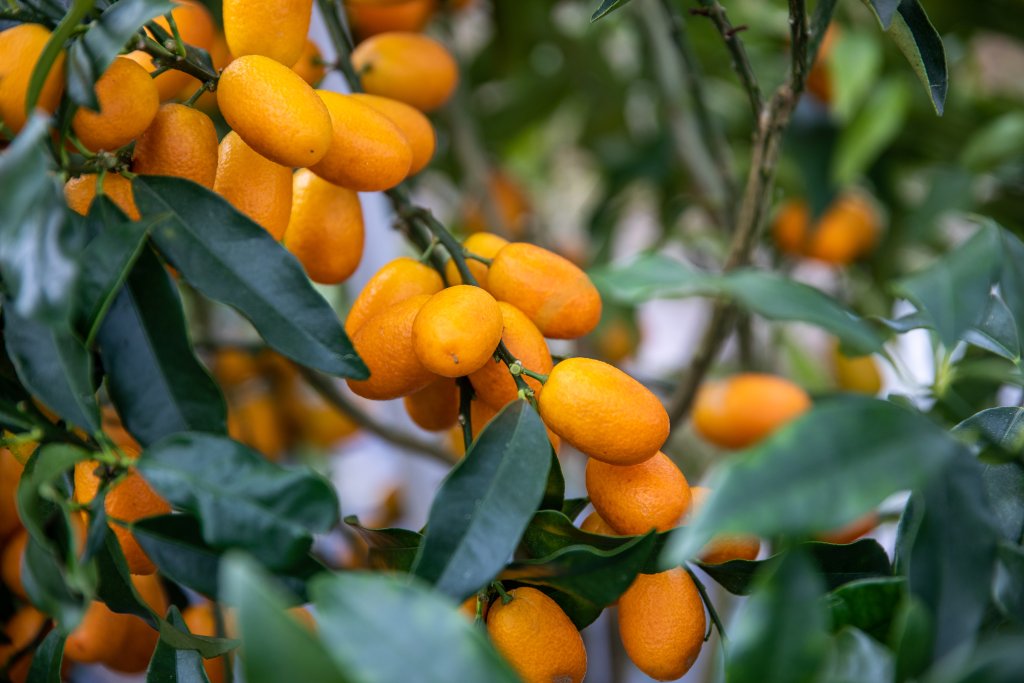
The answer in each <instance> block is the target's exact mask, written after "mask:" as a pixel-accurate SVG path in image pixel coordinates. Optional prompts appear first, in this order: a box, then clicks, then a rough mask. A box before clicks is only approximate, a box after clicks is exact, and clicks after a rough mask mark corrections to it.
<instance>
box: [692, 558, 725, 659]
mask: <svg viewBox="0 0 1024 683" xmlns="http://www.w3.org/2000/svg"><path fill="white" fill-rule="evenodd" d="M686 573H687V574H689V575H690V578H691V579H693V583H694V585H695V586H697V592H698V593H700V598H701V600H703V601H704V606H705V607H707V608H708V614H709V615H711V623H712V624H714V626H715V628H716V629H718V635H719V636H721V638H722V649H723V650H724V649H725V643H726V642H727V641H728V637H727V636H726V635H725V627H724V626H722V620H721V619H720V618H719V616H718V611H717V610H716V609H715V605H714V603H712V602H711V597H710V596H709V595H708V589H707V588H706V587H705V586H704V583H703V582H702V581H701V580H700V579H698V578H697V575H696V574H694V573H693V570H692V569H690V568H689V567H686ZM710 637H711V629H710V628H709V629H708V632H707V633H706V634H705V636H704V641H705V642H707V640H708V639H709V638H710Z"/></svg>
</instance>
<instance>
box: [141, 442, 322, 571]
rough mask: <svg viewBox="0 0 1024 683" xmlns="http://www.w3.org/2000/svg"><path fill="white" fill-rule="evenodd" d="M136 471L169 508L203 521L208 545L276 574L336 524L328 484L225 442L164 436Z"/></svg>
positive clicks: (144, 457) (299, 557) (305, 470)
mask: <svg viewBox="0 0 1024 683" xmlns="http://www.w3.org/2000/svg"><path fill="white" fill-rule="evenodd" d="M138 468H139V471H140V472H141V473H142V476H143V477H145V478H146V481H148V482H149V484H150V485H151V486H152V487H153V488H154V489H156V491H157V492H158V493H159V494H160V495H162V496H163V497H164V498H166V499H167V500H168V501H170V502H171V504H172V505H174V506H175V507H176V508H179V509H182V510H185V511H186V512H191V513H193V514H195V515H196V516H198V517H199V519H200V520H201V523H202V527H203V539H204V540H205V541H206V542H207V543H209V544H210V545H211V546H213V547H215V548H229V547H237V548H245V549H246V550H249V551H250V552H252V553H253V554H254V555H256V556H257V557H258V558H259V559H260V560H261V561H262V562H264V563H265V564H266V565H267V566H268V567H269V568H271V569H285V568H287V567H289V566H292V565H294V564H295V563H297V562H299V561H300V560H302V558H304V557H305V555H306V552H307V551H308V550H309V547H310V545H311V543H312V534H314V533H323V532H326V531H328V530H329V529H331V528H332V527H333V526H334V525H335V524H336V523H337V521H338V499H337V496H336V494H335V492H334V489H333V487H331V485H330V483H329V482H327V481H326V480H325V479H324V478H323V477H321V476H320V475H318V474H316V473H315V472H313V471H312V470H309V469H286V468H284V467H281V466H280V465H276V464H274V463H272V462H269V461H268V460H267V459H266V458H264V457H263V456H262V455H260V454H259V453H257V452H255V451H253V450H252V449H250V448H248V447H246V446H244V445H242V444H240V443H238V442H236V441H232V440H231V439H228V438H225V437H218V436H214V435H210V434H200V433H181V434H176V435H173V436H170V437H167V438H166V439H163V440H162V441H160V442H158V443H157V444H155V445H153V446H152V447H150V448H148V449H146V450H145V451H143V453H142V455H141V457H140V458H139V460H138Z"/></svg>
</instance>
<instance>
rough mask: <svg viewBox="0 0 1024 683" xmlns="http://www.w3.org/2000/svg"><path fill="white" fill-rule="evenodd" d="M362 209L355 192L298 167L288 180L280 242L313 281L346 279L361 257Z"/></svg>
mask: <svg viewBox="0 0 1024 683" xmlns="http://www.w3.org/2000/svg"><path fill="white" fill-rule="evenodd" d="M363 232H364V231H363V209H362V207H361V205H360V204H359V195H358V194H356V193H355V192H353V191H352V190H349V189H346V188H344V187H339V186H337V185H335V184H333V183H330V182H328V181H326V180H324V179H323V178H320V177H318V176H317V175H316V174H314V173H313V172H312V171H311V170H310V169H308V168H304V169H300V170H299V172H298V173H296V174H295V176H294V179H293V183H292V210H291V216H290V217H289V219H288V228H287V230H286V231H285V233H284V246H285V248H287V249H288V251H290V252H291V253H293V254H295V257H296V258H297V259H299V262H300V263H302V267H303V268H305V269H306V274H307V275H308V276H309V279H311V280H312V281H313V282H319V283H320V284H325V285H336V284H338V283H340V282H344V281H345V280H347V279H348V278H349V277H350V276H351V275H352V273H354V272H355V271H356V268H358V267H359V262H360V261H361V260H362V258H363Z"/></svg>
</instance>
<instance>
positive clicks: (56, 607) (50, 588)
mask: <svg viewBox="0 0 1024 683" xmlns="http://www.w3.org/2000/svg"><path fill="white" fill-rule="evenodd" d="M21 583H22V586H23V587H24V588H25V593H26V594H27V595H28V599H29V602H31V603H32V604H33V605H34V606H36V607H37V608H39V609H40V610H41V611H42V612H44V613H45V614H49V615H51V616H52V617H53V618H54V619H56V620H57V630H58V631H60V632H61V633H62V634H65V635H67V634H69V633H71V632H72V631H73V630H74V629H75V628H76V627H77V626H78V624H79V623H81V621H82V618H83V617H84V616H85V611H86V609H87V608H88V600H87V599H86V597H85V596H84V595H82V594H81V593H78V592H76V591H73V590H71V588H69V586H68V584H69V577H68V574H67V572H66V571H65V568H64V565H63V562H62V561H61V560H60V559H58V558H57V557H56V555H55V554H54V552H53V550H52V549H51V548H50V547H48V546H44V545H43V544H42V543H41V542H40V541H39V540H38V539H36V538H35V537H34V536H30V537H29V539H28V544H27V545H26V546H25V555H24V557H23V558H22V564H21Z"/></svg>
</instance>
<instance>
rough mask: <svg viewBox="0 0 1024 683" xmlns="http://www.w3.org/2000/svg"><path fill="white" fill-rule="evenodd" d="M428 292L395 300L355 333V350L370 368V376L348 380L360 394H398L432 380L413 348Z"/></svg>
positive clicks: (382, 397) (378, 397) (373, 396)
mask: <svg viewBox="0 0 1024 683" xmlns="http://www.w3.org/2000/svg"><path fill="white" fill-rule="evenodd" d="M428 299H430V296H429V295H426V294H420V295H417V296H414V297H412V298H409V299H406V300H404V301H402V302H401V303H397V304H394V305H392V306H390V307H388V308H386V309H385V310H383V311H381V312H380V313H378V314H377V315H375V316H373V317H372V318H370V319H369V320H367V321H366V323H364V324H363V325H362V326H360V328H359V329H358V330H357V331H356V333H355V334H354V335H353V336H352V345H353V346H355V348H356V353H358V354H359V357H360V358H362V359H363V362H364V363H366V367H367V368H369V369H370V378H369V379H365V380H351V379H350V380H348V386H349V388H350V389H352V391H354V392H355V393H356V394H358V395H359V396H362V397H363V398H369V399H374V400H378V401H381V400H388V399H392V398H399V397H401V396H405V395H407V394H411V393H413V392H414V391H419V390H420V389H422V388H423V387H425V386H427V385H428V384H430V382H431V381H433V379H434V375H433V374H431V372H430V371H429V370H427V369H426V368H424V367H423V365H422V363H421V362H420V361H419V360H418V359H417V357H416V353H415V352H414V351H413V321H414V320H416V317H417V314H418V313H419V312H420V310H421V309H422V308H423V306H424V304H426V303H427V300H428Z"/></svg>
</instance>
